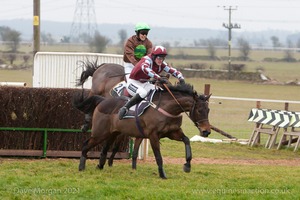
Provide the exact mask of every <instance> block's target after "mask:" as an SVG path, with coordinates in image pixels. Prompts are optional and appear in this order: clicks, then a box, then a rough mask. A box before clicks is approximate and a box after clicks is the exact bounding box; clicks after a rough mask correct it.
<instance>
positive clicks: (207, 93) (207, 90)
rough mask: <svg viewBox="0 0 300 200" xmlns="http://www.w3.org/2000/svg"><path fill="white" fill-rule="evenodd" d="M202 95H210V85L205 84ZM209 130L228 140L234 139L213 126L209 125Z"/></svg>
mask: <svg viewBox="0 0 300 200" xmlns="http://www.w3.org/2000/svg"><path fill="white" fill-rule="evenodd" d="M204 94H205V95H209V94H210V84H205V85H204ZM210 128H211V129H212V130H214V131H216V132H217V133H220V134H221V135H224V136H225V137H227V138H230V139H236V137H234V136H232V135H230V134H228V133H226V132H225V131H222V130H221V129H218V128H217V127H215V126H213V125H212V124H211V125H210Z"/></svg>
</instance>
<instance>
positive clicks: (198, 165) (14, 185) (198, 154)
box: [0, 52, 300, 199]
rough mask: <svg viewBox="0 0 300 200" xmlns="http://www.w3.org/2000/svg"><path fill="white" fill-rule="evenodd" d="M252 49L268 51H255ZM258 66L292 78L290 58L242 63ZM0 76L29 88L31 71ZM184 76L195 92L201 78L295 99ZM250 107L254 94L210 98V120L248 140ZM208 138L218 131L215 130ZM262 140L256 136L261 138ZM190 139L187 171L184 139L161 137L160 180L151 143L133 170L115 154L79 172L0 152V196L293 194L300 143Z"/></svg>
mask: <svg viewBox="0 0 300 200" xmlns="http://www.w3.org/2000/svg"><path fill="white" fill-rule="evenodd" d="M275 53H276V52H275ZM272 55H273V54H272ZM253 56H255V57H257V58H260V57H271V56H269V55H266V56H262V55H261V54H259V53H257V54H255V55H253ZM259 56H260V57H259ZM278 56H279V55H278ZM178 62H181V61H178ZM215 65H216V66H217V65H218V66H221V65H222V63H216V64H215ZM258 65H264V68H265V70H266V72H267V75H268V76H271V77H275V78H276V79H278V80H280V81H287V80H294V79H296V78H299V69H298V66H297V63H292V64H287V63H259V61H256V62H249V63H247V69H249V70H255V68H256V67H257V66H258ZM283 66H284V67H283ZM270 74H271V75H270ZM172 80H173V79H172ZM1 81H21V82H26V83H28V86H29V87H30V86H31V85H32V71H31V70H25V71H24V70H23V71H19V70H0V82H1ZM174 81H175V80H174ZM187 82H188V83H191V84H193V85H194V87H195V89H196V90H197V91H198V92H202V91H203V90H204V85H205V84H210V85H211V92H212V94H213V96H226V97H240V98H254V99H275V100H292V101H299V100H300V93H299V86H287V85H265V84H257V83H250V82H242V81H226V80H224V81H221V80H211V79H199V78H189V79H187ZM261 104H262V108H270V109H284V103H268V102H261ZM255 107H256V102H255V101H234V100H222V99H214V98H211V100H210V116H209V118H210V122H211V124H212V125H214V126H216V127H218V128H219V129H221V130H223V131H225V132H227V133H229V134H231V135H233V136H235V137H237V138H241V139H248V138H249V137H250V134H251V132H252V130H253V128H254V126H255V124H254V123H251V122H248V121H247V119H248V115H249V112H250V110H251V108H255ZM289 110H291V111H300V104H289ZM183 130H184V131H185V134H186V135H187V136H188V137H189V138H191V137H192V136H194V135H198V130H197V129H196V127H195V126H194V125H193V123H192V122H191V121H189V120H188V118H187V117H184V124H183ZM209 137H210V138H221V139H224V138H225V137H224V136H222V135H221V134H219V133H217V132H214V131H213V132H212V134H211V135H210V136H209ZM265 140H266V138H265V137H264V136H262V143H263V142H264V141H265ZM191 145H192V153H193V160H192V171H191V173H188V174H186V173H184V172H183V171H182V164H183V163H184V160H183V159H182V158H184V156H185V152H184V145H183V144H182V143H180V142H176V141H171V140H169V139H162V140H161V151H162V155H163V158H164V166H165V171H166V174H167V177H168V179H167V180H161V179H159V177H158V173H157V166H156V164H155V161H154V160H153V153H152V151H151V150H150V151H149V158H148V159H147V160H146V161H138V169H137V170H136V171H133V170H131V167H130V160H117V161H115V166H114V167H113V168H108V167H106V168H105V169H104V170H103V171H99V170H96V169H95V166H96V164H97V160H88V161H87V169H86V171H84V172H78V163H79V160H78V159H12V158H0V177H1V179H0V196H1V199H299V198H300V194H299V191H300V185H299V176H300V168H299V166H300V150H298V151H297V152H293V149H292V148H290V149H286V148H283V149H281V150H276V149H265V148H264V147H263V146H257V147H248V146H247V145H241V144H237V143H216V144H213V143H200V142H193V143H192V144H191ZM174 160H175V161H174Z"/></svg>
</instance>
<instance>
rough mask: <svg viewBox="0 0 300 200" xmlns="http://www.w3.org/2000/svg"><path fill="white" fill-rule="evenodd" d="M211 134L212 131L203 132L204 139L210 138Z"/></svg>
mask: <svg viewBox="0 0 300 200" xmlns="http://www.w3.org/2000/svg"><path fill="white" fill-rule="evenodd" d="M209 134H210V131H206V130H205V131H202V137H208V136H209Z"/></svg>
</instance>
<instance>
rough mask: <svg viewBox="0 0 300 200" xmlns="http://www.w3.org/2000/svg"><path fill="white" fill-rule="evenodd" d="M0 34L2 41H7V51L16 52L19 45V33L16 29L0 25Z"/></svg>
mask: <svg viewBox="0 0 300 200" xmlns="http://www.w3.org/2000/svg"><path fill="white" fill-rule="evenodd" d="M0 35H1V38H2V41H5V42H8V43H7V46H8V48H9V51H10V52H13V53H16V52H17V51H18V48H19V46H20V41H21V37H20V36H21V33H20V32H18V31H16V30H13V29H10V28H9V27H6V26H2V27H0Z"/></svg>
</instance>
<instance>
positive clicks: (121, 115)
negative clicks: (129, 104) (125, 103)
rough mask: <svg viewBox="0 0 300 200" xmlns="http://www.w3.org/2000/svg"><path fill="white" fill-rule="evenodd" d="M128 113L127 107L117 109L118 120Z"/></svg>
mask: <svg viewBox="0 0 300 200" xmlns="http://www.w3.org/2000/svg"><path fill="white" fill-rule="evenodd" d="M127 113H128V108H126V107H122V108H121V109H120V110H119V120H121V119H123V117H124V116H125V115H126V114H127Z"/></svg>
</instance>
